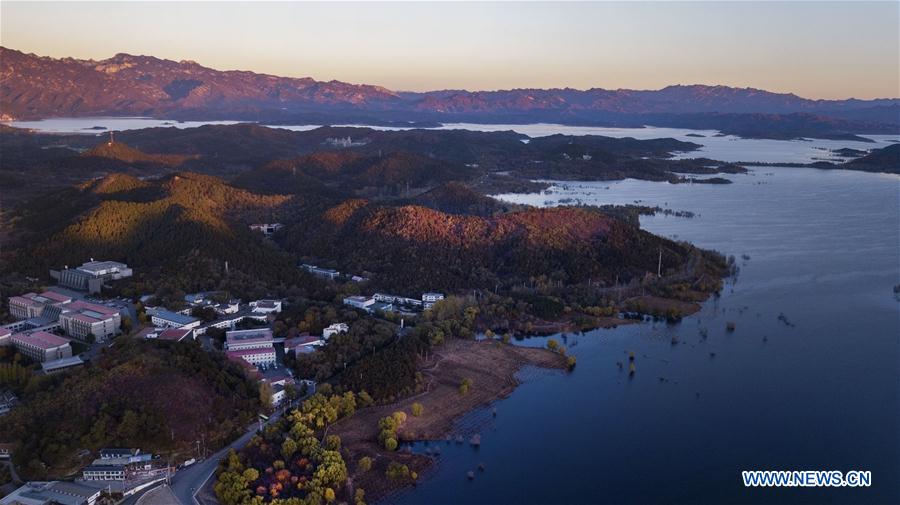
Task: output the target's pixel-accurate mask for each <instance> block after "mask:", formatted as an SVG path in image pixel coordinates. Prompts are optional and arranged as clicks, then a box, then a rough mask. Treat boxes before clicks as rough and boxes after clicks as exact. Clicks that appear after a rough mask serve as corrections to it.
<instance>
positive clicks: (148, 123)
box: [8, 117, 900, 163]
mask: <svg viewBox="0 0 900 505" xmlns="http://www.w3.org/2000/svg"><path fill="white" fill-rule="evenodd" d="M237 122H238V121H174V120H166V119H154V118H146V117H79V118H48V119H41V120H35V121H12V122H10V123H8V124H9V125H10V126H15V127H17V128H30V129H33V130H35V131H39V132H43V133H57V134H65V133H68V134H72V133H75V134H85V135H105V134H106V133H107V132H108V131H110V130H113V131H123V130H136V129H140V128H157V127H162V128H193V127H197V126H203V125H205V124H224V125H227V124H235V123H237ZM265 126H269V127H270V128H284V129H287V130H294V131H306V130H312V129H315V128H319V127H320V126H321V125H308V124H307V125H265ZM335 126H352V127H360V128H373V129H376V130H408V129H411V128H406V127H397V126H367V125H335ZM435 129H438V130H474V131H515V132H518V133H522V134H524V135H528V136H529V137H543V136H547V135H554V134H557V133H560V134H564V135H605V136H607V137H617V138H622V137H633V138H636V139H656V138H665V137H671V138H674V139H678V140H682V141H685V142H693V143H695V144H700V145H701V146H702V147H701V148H700V149H698V150H694V151H689V152H685V153H678V154H676V157H677V158H698V157H706V158H711V159H714V160H721V161H729V162H738V161H748V162H749V161H760V162H765V163H773V162H774V163H777V162H782V163H810V162H813V161H820V160H825V161H843V160H842V159H841V158H838V157H836V156H835V155H834V153H832V152H831V150H834V149H841V148H845V147H846V148H850V149H858V150H869V149H874V148H878V147H884V146H886V145H888V144H890V143H896V142H898V141H900V140H898V139H900V135H866V136H865V138H868V139H869V140H872V142H861V141H850V140H823V139H809V140H803V141H796V140H771V139H744V138H740V137H735V136H733V135H723V136H719V133H718V132H717V131H715V130H688V129H683V128H658V127H647V128H609V127H594V126H565V125H559V124H547V123H537V124H521V125H516V124H475V123H447V124H444V125H442V126H440V127H438V128H435ZM698 135H699V136H698Z"/></svg>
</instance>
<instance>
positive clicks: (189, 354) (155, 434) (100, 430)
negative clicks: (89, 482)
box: [0, 339, 260, 480]
mask: <svg viewBox="0 0 900 505" xmlns="http://www.w3.org/2000/svg"><path fill="white" fill-rule="evenodd" d="M104 351H106V352H104V353H102V354H100V355H99V356H98V357H97V358H96V359H95V360H93V361H92V363H91V365H90V366H86V367H84V368H82V369H79V370H76V371H74V372H71V373H68V374H60V375H52V376H47V377H38V376H35V377H33V378H32V382H33V383H34V384H31V385H30V387H32V388H34V389H36V390H40V391H41V392H39V393H37V394H33V396H31V397H30V398H29V401H28V402H25V403H23V404H22V405H20V406H18V407H17V408H15V409H13V411H12V412H11V413H10V414H9V415H6V416H2V417H0V440H2V441H3V442H16V443H17V444H18V446H17V448H16V450H15V451H14V458H15V463H16V466H17V468H18V471H19V473H21V474H22V476H23V477H24V478H26V479H29V480H44V479H47V478H48V477H51V478H52V477H58V476H62V475H69V473H70V472H72V471H74V470H77V469H78V468H80V467H81V466H82V465H85V464H88V463H90V459H87V460H79V459H78V458H79V455H78V453H79V452H80V451H83V450H88V451H91V453H90V454H91V455H90V456H89V457H93V454H96V451H97V450H99V449H101V448H103V447H140V448H141V450H143V451H144V452H148V453H157V454H158V453H160V452H166V453H175V454H179V453H180V454H182V455H189V454H192V453H193V450H194V449H195V448H196V441H197V440H199V439H200V438H201V436H202V437H203V438H204V440H205V443H206V444H208V446H209V447H210V448H217V447H221V446H222V445H224V444H225V443H227V442H229V441H231V440H232V439H233V438H234V437H235V436H237V434H239V433H242V432H243V431H244V426H246V425H247V424H248V423H249V422H251V421H252V420H253V419H254V418H255V416H256V413H257V412H258V411H259V408H260V401H259V395H258V389H257V386H256V385H255V384H254V383H253V382H252V381H250V380H249V379H247V378H246V376H245V374H244V372H243V370H242V369H241V368H240V367H239V366H238V365H236V364H234V363H232V362H230V361H228V360H227V359H225V357H224V356H223V355H221V354H214V353H209V352H206V351H205V350H203V349H201V348H200V347H199V346H196V345H191V344H170V345H162V346H158V345H156V344H155V343H154V342H146V341H135V340H130V339H121V341H117V343H116V345H115V346H114V347H112V348H111V349H109V350H107V349H104ZM62 392H64V393H63V394H60V393H62Z"/></svg>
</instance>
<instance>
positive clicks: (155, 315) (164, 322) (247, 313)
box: [142, 293, 282, 340]
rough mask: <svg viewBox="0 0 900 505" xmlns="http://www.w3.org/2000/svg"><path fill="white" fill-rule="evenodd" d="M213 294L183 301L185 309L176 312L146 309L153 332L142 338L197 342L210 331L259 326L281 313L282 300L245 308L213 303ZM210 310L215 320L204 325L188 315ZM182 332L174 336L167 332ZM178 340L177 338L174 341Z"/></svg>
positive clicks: (254, 303)
mask: <svg viewBox="0 0 900 505" xmlns="http://www.w3.org/2000/svg"><path fill="white" fill-rule="evenodd" d="M214 297H215V293H195V294H190V295H186V296H185V297H184V299H185V301H186V302H187V307H186V308H184V309H182V310H179V311H177V312H175V311H170V310H166V309H163V308H159V307H147V309H146V310H147V315H148V316H150V322H151V323H152V324H153V326H154V328H150V329H147V330H144V332H143V333H142V336H144V337H145V338H162V339H164V340H183V339H185V338H197V337H198V336H200V335H204V334H206V332H207V330H209V329H210V328H219V329H223V330H228V329H232V330H233V329H234V328H235V327H236V326H237V325H238V323H241V322H243V321H244V320H247V319H250V320H253V321H256V322H258V323H266V322H268V320H269V315H270V314H277V313H279V312H281V303H282V302H281V300H255V301H252V302H250V303H248V304H243V303H241V301H240V300H228V301H225V302H221V301H215V300H214V299H213V298H214ZM204 308H209V309H212V310H213V311H214V312H215V314H216V318H215V320H213V321H209V322H204V321H203V320H201V319H200V318H198V317H194V316H192V315H191V314H192V313H193V312H194V310H196V309H204ZM173 329H177V330H182V331H180V332H173V331H168V332H166V330H173ZM176 337H177V338H176Z"/></svg>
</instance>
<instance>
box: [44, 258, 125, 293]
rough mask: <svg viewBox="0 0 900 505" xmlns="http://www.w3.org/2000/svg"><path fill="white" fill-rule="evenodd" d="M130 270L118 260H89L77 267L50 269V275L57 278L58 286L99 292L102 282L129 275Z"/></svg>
mask: <svg viewBox="0 0 900 505" xmlns="http://www.w3.org/2000/svg"><path fill="white" fill-rule="evenodd" d="M131 275H132V270H131V269H130V268H128V265H126V264H125V263H119V262H118V261H94V260H93V258H92V259H91V261H89V262H87V263H85V264H83V265H81V266H80V267H77V268H72V269H70V268H68V267H66V268H64V269H62V270H50V277H52V278H54V279H56V280H57V282H58V283H59V285H60V286H65V287H67V288H72V289H77V290H80V291H89V292H91V293H99V292H100V290H101V289H102V288H103V283H104V282H106V281H110V280H119V279H124V278H126V277H131Z"/></svg>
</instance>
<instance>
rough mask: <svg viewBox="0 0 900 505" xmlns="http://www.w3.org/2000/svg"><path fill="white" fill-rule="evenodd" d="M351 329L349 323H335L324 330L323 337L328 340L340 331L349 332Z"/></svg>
mask: <svg viewBox="0 0 900 505" xmlns="http://www.w3.org/2000/svg"><path fill="white" fill-rule="evenodd" d="M348 331H350V326H348V325H347V323H334V324H332V325H330V326H329V327H328V328H325V329H324V330H322V338H324V339H325V340H328V338H329V337H331V336H332V335H336V334H338V333H347V332H348Z"/></svg>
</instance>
